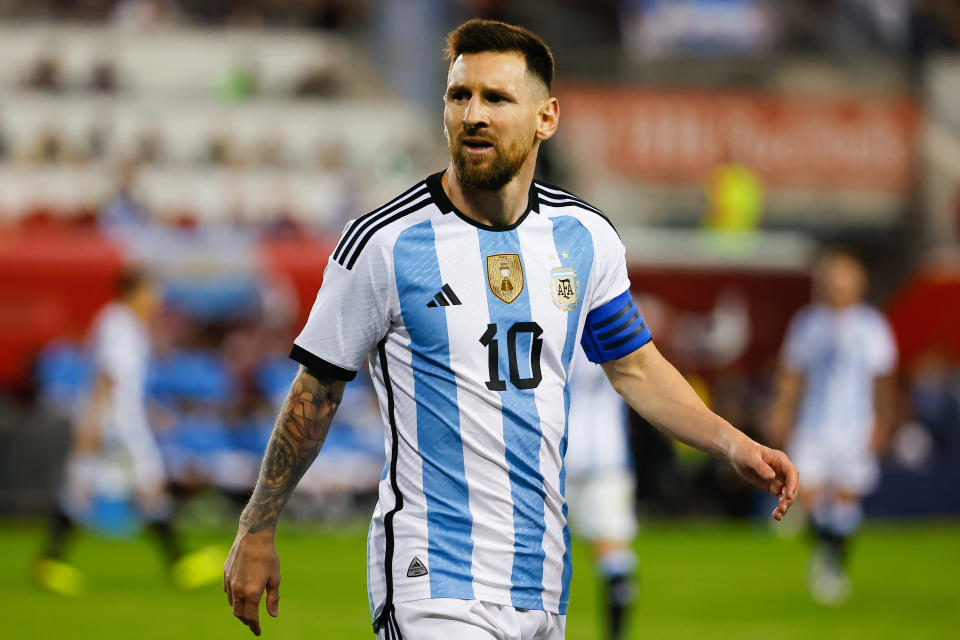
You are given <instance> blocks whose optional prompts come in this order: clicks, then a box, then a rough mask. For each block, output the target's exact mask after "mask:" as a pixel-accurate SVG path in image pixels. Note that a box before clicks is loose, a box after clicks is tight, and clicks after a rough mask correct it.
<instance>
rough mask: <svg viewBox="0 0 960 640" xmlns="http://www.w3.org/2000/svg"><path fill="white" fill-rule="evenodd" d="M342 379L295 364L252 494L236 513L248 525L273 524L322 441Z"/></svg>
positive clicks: (251, 527)
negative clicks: (316, 372)
mask: <svg viewBox="0 0 960 640" xmlns="http://www.w3.org/2000/svg"><path fill="white" fill-rule="evenodd" d="M345 385H346V383H345V382H342V381H340V380H335V379H333V378H328V377H325V376H320V375H315V374H313V373H310V372H309V371H307V369H305V368H304V367H300V371H299V373H297V377H296V378H295V379H294V381H293V385H292V386H291V387H290V392H289V393H288V394H287V399H286V400H285V401H284V403H283V408H282V409H281V411H280V416H279V417H278V418H277V422H276V424H275V425H274V427H273V434H272V435H271V436H270V442H268V443H267V451H266V453H265V454H264V456H263V464H262V465H261V466H260V477H259V478H258V479H257V486H256V488H255V489H254V490H253V496H252V497H251V498H250V502H249V504H247V507H246V508H245V509H244V510H243V513H242V514H241V515H240V524H241V525H242V526H245V527H246V528H247V531H249V532H251V533H256V532H258V531H268V530H272V529H274V528H275V527H276V526H277V518H279V516H280V510H281V509H283V505H285V504H286V503H287V499H288V498H289V497H290V494H291V493H293V489H294V487H296V486H297V483H298V482H299V481H300V478H301V477H302V476H303V474H304V472H305V471H306V470H307V468H308V467H309V466H310V464H311V463H312V462H313V460H314V458H316V457H317V454H318V453H319V452H320V447H322V446H323V441H324V440H325V439H326V437H327V431H328V430H329V429H330V422H331V421H332V420H333V414H334V413H336V411H337V407H338V406H339V405H340V398H341V397H342V396H343V388H344V386H345Z"/></svg>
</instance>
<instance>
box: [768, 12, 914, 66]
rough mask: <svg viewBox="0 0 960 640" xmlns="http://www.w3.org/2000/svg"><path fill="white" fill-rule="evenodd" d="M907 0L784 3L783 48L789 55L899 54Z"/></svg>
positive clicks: (905, 18)
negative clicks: (795, 52) (811, 53)
mask: <svg viewBox="0 0 960 640" xmlns="http://www.w3.org/2000/svg"><path fill="white" fill-rule="evenodd" d="M908 9H909V2H908V0H786V1H785V2H783V3H782V13H781V17H782V25H781V26H782V34H781V37H782V46H783V47H784V49H786V50H788V51H814V52H827V53H869V52H871V51H880V50H889V51H901V50H903V45H904V43H905V41H906V32H907V25H908Z"/></svg>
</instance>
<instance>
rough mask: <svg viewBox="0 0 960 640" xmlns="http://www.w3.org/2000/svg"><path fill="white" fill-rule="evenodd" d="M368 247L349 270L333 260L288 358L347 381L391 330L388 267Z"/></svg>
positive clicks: (383, 257) (385, 262) (321, 372)
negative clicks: (388, 330)
mask: <svg viewBox="0 0 960 640" xmlns="http://www.w3.org/2000/svg"><path fill="white" fill-rule="evenodd" d="M378 249H379V248H378V247H373V246H368V247H367V249H366V250H365V251H364V252H363V253H362V254H360V259H359V260H357V261H356V263H355V264H353V267H352V268H351V269H347V268H345V267H343V266H341V265H340V264H339V263H338V262H337V261H336V260H332V259H331V260H330V261H329V262H328V263H327V268H326V269H325V270H324V272H323V283H322V285H321V286H320V291H318V292H317V299H316V301H315V302H314V303H313V308H312V309H311V310H310V316H309V318H307V323H306V325H305V326H304V327H303V330H302V331H301V332H300V335H299V336H297V338H296V339H295V340H294V343H293V349H292V350H291V351H290V357H291V358H293V359H294V360H296V361H297V362H299V363H300V364H302V365H304V366H305V367H307V368H308V369H310V370H311V371H313V372H315V373H319V374H323V375H326V376H329V377H332V378H335V379H337V380H344V381H349V380H352V379H353V378H354V376H356V374H357V370H358V369H360V366H361V365H362V364H363V359H364V358H365V357H366V355H367V354H368V353H369V352H370V350H371V349H372V348H373V347H374V345H376V344H377V343H378V342H379V341H380V340H381V339H382V338H383V336H384V335H386V333H387V329H389V327H390V311H389V300H391V299H392V298H393V296H392V295H391V294H390V287H391V284H392V278H391V275H390V274H391V272H392V270H391V269H390V268H389V267H390V265H389V264H387V261H386V258H385V254H384V252H382V251H379V250H378Z"/></svg>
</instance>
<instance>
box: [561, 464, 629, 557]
mask: <svg viewBox="0 0 960 640" xmlns="http://www.w3.org/2000/svg"><path fill="white" fill-rule="evenodd" d="M566 489H567V509H568V514H569V520H570V524H571V526H572V527H573V529H574V531H576V533H577V534H579V535H581V536H583V537H584V538H587V539H588V540H591V541H594V542H596V541H598V540H610V541H615V542H623V543H626V544H629V543H630V542H631V541H632V540H633V537H634V536H635V535H636V534H637V518H636V516H635V515H634V512H633V494H634V478H633V473H632V472H631V471H628V470H626V469H611V470H607V471H602V472H598V473H593V474H586V475H578V476H575V477H573V476H568V477H567V487H566Z"/></svg>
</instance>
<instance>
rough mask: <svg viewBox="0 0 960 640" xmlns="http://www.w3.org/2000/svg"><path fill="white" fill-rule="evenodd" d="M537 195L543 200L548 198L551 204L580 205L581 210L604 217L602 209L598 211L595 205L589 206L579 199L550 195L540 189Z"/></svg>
mask: <svg viewBox="0 0 960 640" xmlns="http://www.w3.org/2000/svg"><path fill="white" fill-rule="evenodd" d="M537 195H538V196H540V197H541V198H546V199H547V200H548V203H549V204H576V205H579V206H580V208H581V209H588V210H590V211H593V212H594V213H599V214H600V215H604V213H603V211H601V210H600V209H597V208H596V207H594V206H593V205H590V204H587V203H586V202H584V201H583V200H580V199H579V198H570V197H567V196H561V195H557V194H553V193H549V192H546V191H541V190H540V189H537Z"/></svg>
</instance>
